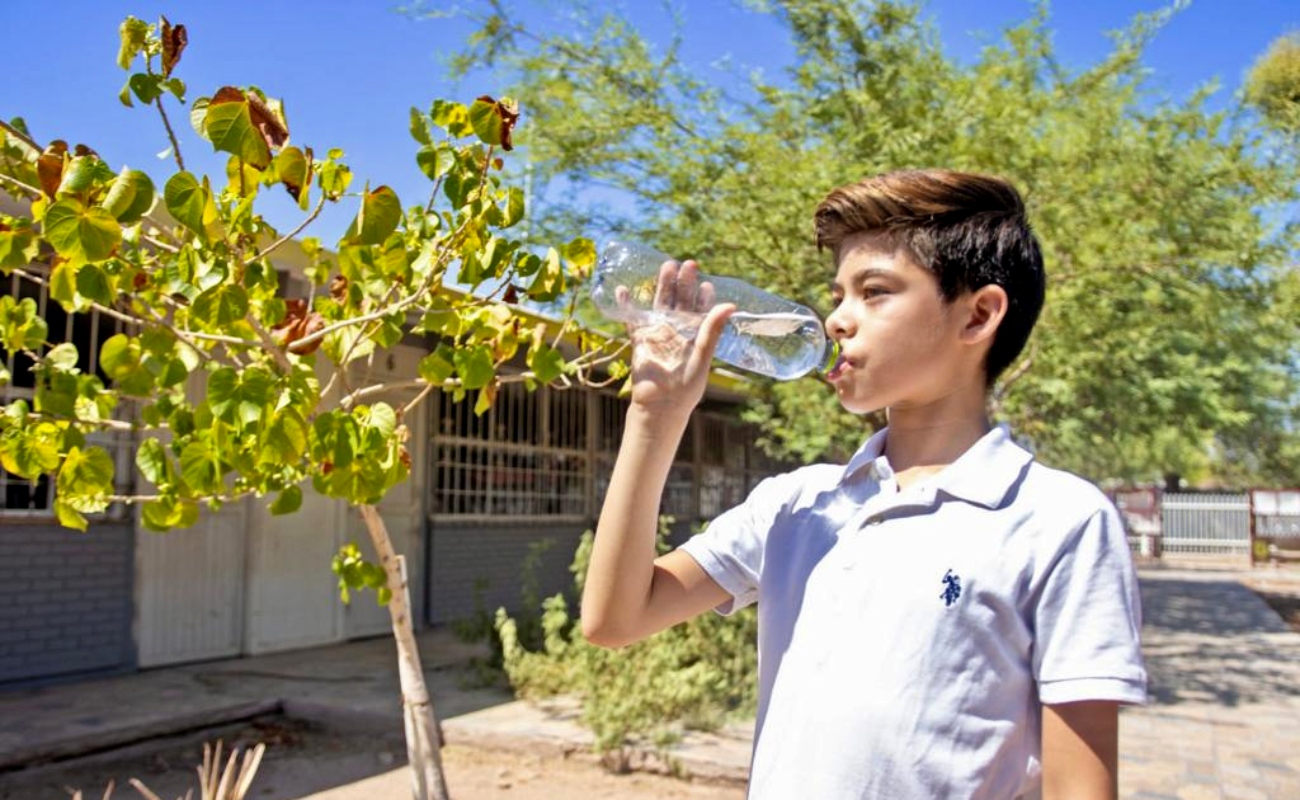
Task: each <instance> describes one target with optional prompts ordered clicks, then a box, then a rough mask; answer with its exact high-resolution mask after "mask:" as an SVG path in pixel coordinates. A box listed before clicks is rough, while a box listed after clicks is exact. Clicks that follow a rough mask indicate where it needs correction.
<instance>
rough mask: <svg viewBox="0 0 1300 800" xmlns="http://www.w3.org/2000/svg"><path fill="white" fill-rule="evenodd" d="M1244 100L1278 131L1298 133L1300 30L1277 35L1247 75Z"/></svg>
mask: <svg viewBox="0 0 1300 800" xmlns="http://www.w3.org/2000/svg"><path fill="white" fill-rule="evenodd" d="M1245 99H1246V102H1247V103H1249V104H1250V105H1252V106H1254V107H1256V108H1258V109H1259V111H1260V113H1261V114H1263V115H1264V118H1265V119H1266V120H1267V121H1268V122H1269V123H1270V124H1271V125H1273V126H1275V127H1276V128H1278V129H1279V130H1281V131H1286V132H1289V133H1291V134H1292V135H1293V136H1296V135H1300V32H1296V31H1293V32H1291V33H1288V34H1286V35H1285V36H1279V37H1278V38H1277V39H1276V40H1275V41H1274V42H1273V44H1271V45H1269V48H1268V50H1266V51H1265V52H1264V54H1263V55H1262V56H1260V57H1259V60H1258V61H1256V62H1255V65H1254V66H1253V67H1251V70H1250V74H1249V75H1247V76H1246V92H1245Z"/></svg>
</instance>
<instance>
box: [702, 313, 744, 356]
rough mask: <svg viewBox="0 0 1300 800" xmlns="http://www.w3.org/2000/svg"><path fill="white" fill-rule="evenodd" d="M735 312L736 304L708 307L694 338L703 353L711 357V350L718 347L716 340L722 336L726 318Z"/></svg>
mask: <svg viewBox="0 0 1300 800" xmlns="http://www.w3.org/2000/svg"><path fill="white" fill-rule="evenodd" d="M735 312H736V306H735V305H734V304H732V303H723V304H722V305H717V306H714V307H713V308H711V309H709V313H708V315H707V316H705V318H704V322H702V323H701V324H700V332H699V335H698V337H697V339H696V341H697V342H698V343H699V346H700V348H702V349H703V351H704V354H705V355H707V356H708V357H709V358H713V351H714V350H716V349H717V348H718V340H719V339H721V338H722V331H723V330H724V329H725V328H726V327H727V319H728V318H729V317H730V316H731V315H732V314H734V313H735Z"/></svg>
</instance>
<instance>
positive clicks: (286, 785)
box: [0, 718, 744, 800]
mask: <svg viewBox="0 0 1300 800" xmlns="http://www.w3.org/2000/svg"><path fill="white" fill-rule="evenodd" d="M217 738H221V739H222V740H223V742H224V743H225V752H227V753H228V752H229V747H230V746H231V745H234V746H236V747H240V748H247V747H248V746H250V745H252V744H254V743H256V742H259V741H261V742H265V743H266V744H267V751H266V756H265V758H264V759H263V761H262V766H261V768H260V769H259V770H258V773H257V778H256V780H254V781H253V789H252V791H251V792H250V794H249V795H248V800H376V798H405V797H410V783H409V777H408V776H409V773H408V772H407V770H406V769H405V766H404V765H405V762H406V755H405V744H404V743H403V741H402V738H401V736H400V732H399V735H397V736H388V735H374V734H371V733H346V732H339V731H336V730H333V729H325V728H320V727H317V726H312V725H308V724H304V723H302V722H298V721H295V720H286V719H283V718H267V719H263V720H259V721H257V722H255V723H254V724H251V725H243V726H230V727H227V728H223V729H220V730H213V731H206V732H204V733H202V734H194V735H191V736H188V737H173V738H169V739H161V740H155V741H153V742H148V743H142V744H139V745H135V746H133V747H130V748H124V749H121V750H115V751H111V752H107V753H101V754H97V755H94V756H87V757H84V758H79V759H76V760H73V761H67V762H60V763H51V764H45V765H40V766H36V767H33V768H29V769H26V770H21V771H16V772H0V800H68V798H70V797H71V796H72V794H73V792H74V791H75V790H76V789H81V790H82V791H83V796H84V798H85V800H100V798H102V797H104V790H105V788H106V787H107V786H108V784H109V782H110V781H112V782H114V784H115V785H116V789H115V791H114V792H113V794H112V795H111V797H112V798H113V800H138V799H139V798H140V795H139V793H137V792H136V790H135V789H133V788H131V786H130V785H129V784H128V779H130V778H132V777H135V778H139V779H140V780H141V781H143V782H144V784H145V785H146V786H148V787H149V788H150V789H151V790H152V791H153V792H155V793H156V794H157V795H158V796H159V797H161V798H163V800H173V798H182V797H184V796H185V793H186V791H188V790H190V789H194V788H195V787H196V786H197V785H198V783H197V779H196V777H195V767H196V766H197V765H198V764H200V763H201V762H202V760H203V752H202V743H203V742H204V741H215V740H216V739H217ZM442 757H443V766H444V769H445V771H446V775H447V783H448V789H449V791H450V792H451V795H452V797H453V798H455V800H554V798H566V797H571V798H581V800H612V799H613V798H629V800H651V798H668V799H669V800H741V798H743V797H744V790H743V788H741V787H737V786H725V785H712V784H702V783H692V782H689V781H685V780H678V779H674V778H670V777H665V776H659V775H645V774H630V775H614V774H611V773H609V772H606V771H605V770H603V769H602V768H601V767H600V766H598V765H596V764H594V763H591V762H590V761H588V760H585V759H578V758H572V759H566V758H561V757H549V756H548V757H542V756H536V755H525V754H518V753H510V752H504V751H494V750H481V749H476V748H469V747H462V746H457V745H449V746H448V747H446V748H444V750H443V751H442ZM197 795H198V792H197V789H195V797H196V798H197Z"/></svg>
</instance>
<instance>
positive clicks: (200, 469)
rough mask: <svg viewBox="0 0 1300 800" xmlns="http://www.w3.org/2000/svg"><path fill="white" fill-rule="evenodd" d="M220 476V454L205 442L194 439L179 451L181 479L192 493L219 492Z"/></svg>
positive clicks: (220, 486)
mask: <svg viewBox="0 0 1300 800" xmlns="http://www.w3.org/2000/svg"><path fill="white" fill-rule="evenodd" d="M222 474H223V470H222V464H221V457H220V454H218V453H217V452H216V451H215V449H214V448H213V447H212V444H211V443H210V442H208V441H207V440H204V439H195V440H194V441H191V442H190V443H189V444H187V445H185V448H184V449H183V450H181V477H182V478H184V479H185V483H186V485H187V486H189V487H190V488H191V489H193V490H194V491H196V492H199V493H202V494H211V493H214V492H219V491H221V489H222V485H221V483H222V482H221V476H222Z"/></svg>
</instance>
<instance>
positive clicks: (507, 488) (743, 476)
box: [431, 383, 767, 522]
mask: <svg viewBox="0 0 1300 800" xmlns="http://www.w3.org/2000/svg"><path fill="white" fill-rule="evenodd" d="M477 399H478V396H477V393H475V392H469V393H468V394H467V395H466V397H465V399H464V400H462V401H461V402H459V403H456V402H452V399H451V397H450V396H449V395H446V394H435V395H434V397H433V406H434V409H433V411H432V412H431V413H432V414H433V419H434V434H433V441H432V443H431V450H432V453H433V455H432V458H433V470H432V472H433V481H434V484H433V487H432V490H433V491H432V494H433V501H432V513H433V514H434V515H435V516H436V517H443V518H448V517H450V518H458V519H474V518H482V519H496V518H534V519H562V518H563V519H570V520H583V521H589V520H591V519H593V518H595V517H596V516H597V515H598V514H599V513H600V507H601V504H602V503H603V502H604V499H605V493H606V492H607V491H608V490H609V481H610V477H611V475H612V473H613V469H614V460H615V458H616V457H617V456H618V450H619V446H620V443H621V442H622V438H623V425H624V423H625V421H626V418H627V401H626V400H624V399H621V398H619V397H618V396H616V395H615V394H613V393H608V392H596V391H591V390H586V389H578V388H575V389H570V390H557V389H552V388H549V387H547V388H541V389H538V390H537V391H535V392H529V391H527V389H526V388H525V387H524V386H523V385H522V384H519V383H508V384H504V385H503V386H502V387H501V389H500V391H499V393H498V394H497V398H496V402H495V403H494V404H493V407H492V408H491V409H489V410H488V411H487V412H486V413H485V414H483V415H482V416H476V415H475V414H474V403H475V402H476V401H477ZM752 438H753V428H752V426H748V425H744V424H742V423H740V422H738V421H736V420H735V419H733V418H732V417H730V416H727V415H725V414H718V413H708V412H702V413H701V412H697V413H696V414H695V415H693V416H692V417H691V421H690V423H689V425H688V427H687V430H686V434H685V436H683V437H682V442H681V444H680V446H679V447H678V449H677V453H676V454H675V456H674V458H673V464H672V467H671V468H670V470H669V474H668V480H667V484H666V486H665V487H664V495H663V500H662V502H661V504H660V513H662V514H668V515H670V516H672V517H675V518H676V519H677V520H678V521H679V522H695V521H696V520H700V519H711V518H712V517H715V516H717V515H718V514H721V513H722V512H723V511H725V510H727V509H728V508H731V507H732V506H734V505H737V504H739V503H740V502H742V501H743V500H744V499H745V495H746V493H747V492H748V489H749V481H750V480H751V479H752V480H753V481H754V482H757V480H759V479H760V478H761V477H764V476H765V475H766V474H767V473H761V471H760V467H759V465H758V464H756V463H754V460H753V459H754V454H755V453H757V450H755V449H754V448H753V447H752V445H751V444H750V440H751V439H752Z"/></svg>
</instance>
